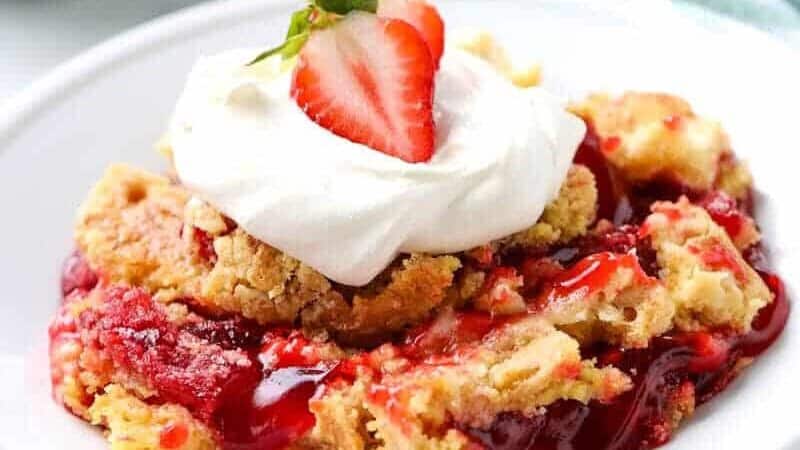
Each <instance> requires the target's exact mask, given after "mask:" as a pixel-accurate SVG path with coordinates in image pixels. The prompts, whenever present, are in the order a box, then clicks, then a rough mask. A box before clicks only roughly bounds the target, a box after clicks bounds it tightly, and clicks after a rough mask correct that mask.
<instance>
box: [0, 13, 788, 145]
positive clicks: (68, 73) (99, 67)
mask: <svg viewBox="0 0 800 450" xmlns="http://www.w3.org/2000/svg"><path fill="white" fill-rule="evenodd" d="M533 1H540V2H545V1H547V0H533ZM291 3H293V0H258V1H253V0H214V1H210V2H206V3H200V4H198V5H194V6H190V7H186V8H182V9H179V10H177V11H174V12H172V13H169V14H166V15H163V16H160V17H157V18H155V19H151V20H149V21H146V22H144V23H142V24H139V25H136V26H134V27H132V28H130V29H128V30H125V31H122V32H120V33H118V34H116V35H113V36H112V37H110V38H108V39H105V40H103V41H101V42H100V43H98V44H95V45H94V46H92V47H89V48H88V49H86V50H84V51H82V52H80V53H78V54H77V55H75V56H73V57H71V58H70V59H68V60H66V61H64V62H62V63H60V64H58V65H56V66H55V67H54V68H53V69H51V70H50V71H49V72H46V73H45V74H43V75H41V76H39V77H38V78H36V79H34V81H32V82H31V83H30V84H29V85H28V86H27V87H25V88H24V89H23V90H21V91H20V92H19V93H17V94H14V95H12V96H11V97H10V98H8V99H6V100H5V101H3V102H2V103H0V155H2V154H3V149H4V147H6V144H7V143H8V142H10V141H12V140H13V139H14V137H15V136H16V135H17V134H18V133H21V132H22V130H23V129H24V128H25V125H26V124H27V123H28V122H30V121H31V120H33V119H34V117H35V116H36V115H37V114H40V113H41V112H42V110H43V109H44V108H46V107H47V106H48V105H49V104H51V103H52V102H57V101H59V100H61V99H63V98H65V97H67V96H68V95H70V94H71V93H73V92H74V91H75V90H76V89H77V88H80V87H81V86H83V85H85V84H88V83H90V82H91V80H92V79H94V78H96V77H98V76H100V75H101V74H102V72H103V71H104V70H107V69H109V68H110V67H112V66H113V65H114V64H115V63H120V62H122V63H124V60H125V59H126V58H129V57H132V56H135V55H136V54H138V53H142V52H146V51H148V50H150V49H152V48H153V47H154V46H155V45H157V44H163V43H164V42H169V41H174V40H175V39H181V38H184V37H187V35H189V34H193V33H196V32H197V30H199V29H202V28H204V27H210V26H219V25H220V23H225V22H228V21H233V20H237V19H239V18H241V17H242V16H245V15H248V14H250V13H251V12H253V11H256V10H258V11H263V10H265V9H270V8H279V7H281V6H283V7H285V6H288V5H290V4H291ZM613 3H616V4H618V5H623V4H625V3H628V2H627V1H626V0H612V1H611V2H610V4H609V6H613ZM653 3H654V4H660V5H661V6H662V7H663V6H664V4H668V6H669V7H668V8H665V9H667V10H669V11H671V12H674V13H675V16H676V18H677V19H679V20H682V21H683V22H685V24H686V25H689V26H692V27H695V28H696V29H701V30H706V31H708V30H711V28H709V27H707V26H703V25H702V24H700V23H697V22H696V21H693V20H691V19H689V18H688V17H686V16H685V15H684V14H680V13H677V10H676V9H677V7H676V6H675V4H673V3H670V2H661V1H660V0H653ZM628 6H631V5H628ZM647 6H652V5H647ZM639 11H646V8H635V11H634V12H639ZM662 12H663V11H662ZM706 12H707V14H708V15H709V16H712V17H713V18H714V20H715V22H717V23H718V24H720V25H722V26H724V27H725V28H726V29H729V30H730V31H735V32H737V33H747V34H749V35H750V36H752V37H753V38H758V39H759V40H761V41H762V42H763V43H769V45H770V46H771V47H772V48H773V49H775V50H779V51H782V52H788V53H787V54H789V55H793V56H795V57H798V58H800V49H796V48H794V47H792V46H790V45H789V43H787V42H785V41H783V40H781V39H779V38H778V37H776V36H773V35H770V34H769V33H767V32H765V31H762V30H759V29H758V28H756V27H754V26H752V25H750V24H747V23H744V22H740V21H738V20H736V19H734V18H730V17H727V16H724V15H722V14H719V13H717V12H715V11H710V10H708V11H706Z"/></svg>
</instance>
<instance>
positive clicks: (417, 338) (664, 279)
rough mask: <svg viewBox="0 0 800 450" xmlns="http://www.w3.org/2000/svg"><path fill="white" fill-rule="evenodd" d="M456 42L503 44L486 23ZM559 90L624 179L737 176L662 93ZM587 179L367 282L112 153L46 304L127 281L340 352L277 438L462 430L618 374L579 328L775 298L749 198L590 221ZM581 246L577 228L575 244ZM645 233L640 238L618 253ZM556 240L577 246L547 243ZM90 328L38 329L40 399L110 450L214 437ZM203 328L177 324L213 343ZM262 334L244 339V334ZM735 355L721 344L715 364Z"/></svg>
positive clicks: (415, 435) (655, 323)
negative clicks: (45, 370)
mask: <svg viewBox="0 0 800 450" xmlns="http://www.w3.org/2000/svg"><path fill="white" fill-rule="evenodd" d="M473 44H474V45H475V46H476V48H477V49H478V50H481V49H482V50H481V51H483V52H484V53H483V54H482V55H481V56H482V57H484V58H486V59H488V60H493V61H494V63H496V64H501V65H502V64H503V58H502V54H497V53H496V52H495V51H494V50H493V48H492V46H491V43H490V42H488V41H487V42H484V41H481V40H477V41H475V42H474V43H473ZM509 70H510V69H509ZM508 73H509V74H510V73H511V72H508ZM529 81H530V82H533V81H531V80H529ZM576 109H577V110H578V111H579V112H580V113H581V114H582V115H583V116H584V117H585V118H586V119H587V120H588V121H589V122H590V123H591V124H592V125H593V126H594V128H595V130H596V131H597V134H598V135H599V137H600V139H601V141H602V142H603V143H602V144H601V146H602V145H609V144H608V143H607V142H606V141H608V140H609V139H610V140H611V143H612V144H613V148H610V147H609V148H606V150H607V151H604V157H605V158H606V159H607V161H608V163H609V165H611V166H612V168H613V170H612V171H615V172H616V173H615V175H619V176H621V177H622V178H623V182H624V184H626V185H628V184H629V185H637V184H644V185H646V184H647V183H650V182H657V181H659V180H661V178H662V177H664V176H666V177H668V178H670V179H671V180H672V181H678V182H679V183H680V184H682V185H684V186H687V187H689V188H691V189H690V190H691V191H692V192H701V193H710V190H722V191H725V192H727V193H728V194H729V195H730V196H731V197H733V198H734V199H735V201H738V202H739V204H741V203H745V202H747V201H749V198H750V195H751V189H752V177H751V176H750V174H749V172H748V171H747V168H746V166H744V165H743V164H742V163H740V162H738V161H736V160H735V158H733V157H732V154H730V152H729V149H728V143H727V137H726V136H725V134H724V132H723V131H722V129H721V127H719V125H718V124H716V123H715V122H712V121H708V120H706V119H703V118H700V117H698V116H696V115H695V114H694V112H692V110H691V108H690V107H689V105H688V104H687V103H686V102H685V101H683V100H682V99H679V98H677V97H673V96H669V95H664V94H652V93H629V94H625V95H623V96H622V97H619V98H612V97H609V96H605V95H598V96H593V97H591V98H590V99H589V100H587V101H586V102H584V103H582V104H581V105H579V106H577V107H576ZM617 138H618V141H617ZM615 141H617V142H615ZM600 179H601V177H600V176H598V179H597V180H600ZM597 180H596V179H595V176H594V175H593V172H592V171H591V170H590V169H589V168H587V167H585V166H581V165H574V166H573V167H572V168H571V169H570V170H569V173H568V175H567V178H566V180H565V182H564V184H563V185H562V187H561V189H560V192H559V194H558V196H557V198H555V199H554V200H553V201H552V202H551V203H550V204H549V205H547V207H546V208H545V210H544V212H543V214H542V216H541V217H540V218H539V220H538V222H537V223H535V224H534V225H532V226H531V227H530V228H528V229H526V230H522V231H520V232H518V233H515V234H513V235H511V236H508V237H506V238H503V239H499V240H496V241H494V242H488V243H486V245H484V246H481V247H479V248H476V249H473V250H470V251H466V252H463V253H459V254H452V255H440V256H432V255H424V254H414V255H402V256H401V257H399V258H397V259H396V260H395V261H394V262H393V263H392V264H391V265H390V266H389V267H388V268H387V269H386V270H385V271H384V272H383V273H381V274H380V275H379V276H378V277H377V278H376V279H375V280H373V281H372V282H371V283H369V284H368V285H366V286H363V287H348V286H342V285H339V284H337V283H334V282H332V281H330V280H328V279H326V278H325V277H324V276H322V275H321V274H320V273H318V272H316V271H315V270H313V269H312V268H310V267H308V266H306V265H304V264H303V263H302V262H300V261H298V260H296V259H294V258H292V257H290V256H288V255H286V254H283V253H282V252H280V251H279V250H277V249H275V248H273V247H271V246H269V245H268V244H266V243H263V242H260V241H258V240H257V239H255V238H254V237H252V236H250V235H248V234H247V233H246V232H245V231H244V230H243V229H241V228H239V227H238V226H237V225H236V224H235V223H233V222H232V221H231V220H229V219H227V218H226V217H224V216H223V215H222V214H221V213H219V212H218V211H216V210H215V209H214V208H212V207H211V206H210V205H208V204H207V203H205V202H203V201H201V200H199V199H197V198H193V197H191V195H190V194H189V193H188V192H187V191H186V190H185V189H184V188H183V187H181V186H180V185H178V184H176V183H174V182H171V181H170V180H169V179H167V178H164V177H160V176H156V175H152V174H149V173H147V172H145V171H140V170H137V169H133V168H130V167H127V166H113V167H111V168H109V169H108V171H107V173H106V174H105V176H104V177H103V178H102V179H101V180H100V181H99V182H98V184H97V185H96V186H95V187H94V189H93V190H92V192H91V193H90V195H89V198H88V199H87V200H86V202H85V204H84V205H83V206H82V208H81V210H80V213H79V217H78V223H77V227H76V241H77V243H78V247H79V251H80V253H82V254H83V255H84V256H85V258H86V260H87V261H88V263H89V265H90V266H91V268H92V269H94V270H95V271H96V272H97V273H98V275H99V278H100V282H99V284H98V285H97V287H95V288H93V289H91V290H86V291H76V292H75V293H74V294H70V296H68V298H67V300H66V301H65V304H64V305H63V306H62V309H61V310H60V311H59V313H58V320H63V321H64V324H69V323H71V322H70V321H71V320H72V321H78V319H79V318H81V317H83V316H82V314H84V313H86V314H89V315H91V314H97V315H98V316H101V315H102V314H103V310H104V302H106V301H107V299H106V297H105V295H106V292H107V290H108V289H116V288H117V287H116V286H127V288H131V289H138V288H141V289H143V291H142V292H146V293H147V294H149V296H152V298H153V299H155V300H156V301H157V302H158V303H156V305H157V306H156V307H155V308H156V309H158V310H159V311H160V313H161V314H163V315H164V316H165V317H167V318H168V319H167V321H168V322H169V324H170V325H171V326H174V327H175V329H179V330H182V331H185V328H181V327H183V326H184V325H186V324H191V323H195V322H197V321H204V320H207V319H208V320H209V321H211V322H214V321H216V320H222V319H221V318H230V317H232V316H233V317H236V318H237V319H236V320H239V317H238V316H242V317H244V318H247V319H252V320H253V321H255V322H257V323H258V324H260V325H264V326H266V327H262V328H259V330H260V332H265V333H272V332H273V331H274V330H280V329H289V328H292V329H294V330H295V331H294V332H293V333H296V334H297V335H298V336H301V337H302V339H304V340H307V341H308V342H310V343H311V344H309V345H312V346H313V349H314V350H313V353H315V354H316V356H317V357H318V358H319V361H323V362H326V363H330V362H335V363H336V364H339V363H341V364H343V365H348V364H353V367H355V368H354V369H352V370H350V372H348V375H347V377H345V378H344V380H345V381H342V380H343V379H337V380H336V381H334V382H331V383H329V384H323V385H320V387H321V389H320V390H319V391H317V393H316V394H315V395H314V396H313V399H312V400H311V401H310V403H309V408H310V412H311V413H313V415H314V419H315V422H314V424H313V426H311V425H310V426H309V428H308V429H307V430H306V431H305V432H304V433H305V434H304V435H303V436H301V437H299V438H298V439H297V440H295V441H294V442H293V443H292V444H291V445H290V446H289V448H290V449H297V450H299V449H336V448H347V449H354V450H372V449H375V450H378V449H381V450H383V449H386V450H406V449H421V450H422V449H441V450H455V449H470V450H473V449H475V445H476V444H475V441H474V440H472V439H471V438H470V437H468V436H467V434H466V432H465V431H464V430H465V429H467V428H473V429H486V428H487V427H489V426H490V425H491V424H492V422H493V420H494V419H495V418H497V417H498V415H500V414H503V413H514V414H519V415H520V416H523V417H528V418H530V417H534V416H537V415H541V414H546V412H547V410H548V409H547V408H548V407H550V406H552V405H553V404H554V403H556V402H564V401H569V402H573V403H576V404H587V403H588V404H602V403H605V402H609V401H611V400H612V399H617V398H619V397H618V396H620V395H623V394H624V393H625V392H631V393H633V392H635V391H631V389H636V388H637V386H636V383H638V381H637V380H636V377H637V376H638V375H637V374H636V372H635V371H630V370H627V369H625V370H622V369H618V368H617V367H615V364H616V363H614V362H613V361H612V362H611V363H609V361H610V360H604V359H603V354H601V353H594V352H595V347H596V346H597V345H596V344H600V345H601V346H611V347H613V350H614V351H617V350H619V352H620V354H624V353H625V352H631V353H633V352H639V351H643V352H646V351H648V349H649V348H652V347H649V346H651V345H652V343H653V342H655V341H658V339H660V338H663V337H664V336H666V337H667V339H669V338H670V337H671V336H673V335H676V334H677V333H687V334H688V333H701V334H702V333H707V332H709V330H726V332H729V333H734V334H741V333H747V332H748V331H750V330H751V327H752V324H753V320H754V317H756V315H757V314H759V311H761V310H762V309H764V307H765V306H766V305H769V304H770V303H771V302H773V301H774V295H773V294H772V292H771V291H770V289H769V288H768V287H767V285H766V284H765V282H764V281H763V280H762V279H761V277H760V276H759V274H758V273H757V272H756V271H755V270H754V269H753V268H752V267H751V266H750V265H749V264H748V262H747V260H746V258H745V257H744V256H743V252H745V250H747V249H750V248H751V247H752V246H753V245H755V244H757V243H758V241H759V239H760V234H759V232H758V229H757V227H756V225H755V222H754V221H753V220H752V218H750V217H749V216H747V214H745V213H743V214H742V215H741V216H742V217H741V222H740V224H741V226H740V227H739V228H738V232H736V233H735V235H729V234H728V233H731V231H730V229H729V228H726V227H723V226H721V225H719V224H718V223H716V222H715V220H717V218H716V217H715V216H714V213H713V212H711V213H709V211H712V209H713V208H711V207H709V206H708V205H704V204H703V203H702V200H699V199H698V198H699V197H698V198H695V197H692V199H693V201H695V202H696V204H694V203H692V202H690V201H689V200H688V199H687V198H686V197H683V198H680V199H679V200H677V201H674V202H669V201H660V202H656V203H654V204H652V211H651V212H650V214H649V215H647V214H646V213H645V214H642V215H641V216H637V219H636V225H635V226H630V227H628V226H619V225H618V226H615V225H613V224H611V222H610V221H608V220H600V221H598V218H597V215H598V197H599V195H600V193H599V192H598V186H597V185H598V181H597ZM601 184H602V182H601ZM676 197H677V196H676ZM673 198H674V197H673ZM703 198H704V197H703ZM723 200H724V199H723ZM650 201H652V200H650ZM650 201H648V205H649V204H650ZM701 204H703V206H699V205H701ZM734 208H735V209H736V208H739V206H737V204H736V203H735V202H734ZM737 211H738V209H737ZM645 215H646V218H645ZM643 218H644V220H642V219H643ZM608 232H611V233H612V234H613V233H614V232H619V233H620V235H622V237H620V238H619V239H621V240H620V241H619V242H623V243H624V242H627V241H626V239H627V240H632V241H633V244H630V245H628V246H622V247H618V246H617V245H616V244H618V243H619V242H618V241H614V242H610V241H603V242H604V244H603V245H604V246H605V247H602V246H601V247H602V248H603V250H598V249H597V248H595V247H594V246H593V244H592V242H596V241H598V240H603V239H607V238H608V236H607V235H606V233H608ZM581 246H586V247H587V248H589V249H591V250H590V251H587V252H588V253H586V254H582V253H580V252H581V251H583V250H582V249H580V247H581ZM606 247H608V248H606ZM623 247H624V248H623ZM643 249H646V250H647V251H650V253H651V255H649V256H648V255H646V254H640V253H637V252H639V251H641V250H643ZM561 250H565V251H566V253H570V252H573V251H574V252H577V253H578V254H579V256H575V255H573V256H564V255H556V254H555V253H558V252H560V251H561ZM586 255H589V256H588V257H587V256H586ZM650 256H651V257H652V261H649V262H648V257H650ZM559 258H560V259H559ZM592 258H595V259H592ZM599 260H602V261H601V262H602V263H603V264H604V265H603V267H604V268H608V267H611V268H612V270H609V271H608V273H607V274H606V275H604V277H605V278H603V279H602V281H595V284H596V286H595V285H592V284H591V283H586V284H585V285H581V283H584V281H585V279H586V277H588V278H592V277H594V276H595V275H596V274H594V272H593V271H594V270H595V269H592V268H591V267H595V268H596V267H598V266H592V264H594V262H596V261H599ZM529 263H531V264H529ZM583 263H586V265H581V264H583ZM648 264H649V265H648ZM576 284H577V285H576ZM576 286H577V287H576ZM565 287H566V288H565ZM137 291H138V290H137ZM148 298H149V297H148ZM473 315H474V316H473ZM475 317H477V319H475ZM209 318H211V319H209ZM471 318H472V319H475V320H476V321H477V323H478V324H479V325H478V326H477V328H480V327H481V326H484V325H486V323H487V321H488V323H490V325H491V326H489V328H488V329H487V330H486V333H485V334H481V335H480V336H479V337H475V336H472V335H471V334H470V333H473V331H474V330H472V331H469V330H468V331H467V332H464V333H465V334H466V335H467V336H471V337H469V339H465V340H464V341H463V342H462V341H461V340H460V339H461V337H460V336H461V333H462V326H463V323H472V322H469V321H470V320H472V319H471ZM245 322H246V321H245ZM462 322H463V323H462ZM481 323H482V324H483V325H480V324H481ZM473 325H474V324H473ZM473 325H470V326H473ZM59 326H60V325H59V323H58V322H56V323H55V324H54V327H55V328H56V329H58V327H59ZM64 326H65V327H67V325H64ZM467 328H468V327H467ZM265 330H266V331H265ZM51 332H52V331H51ZM96 333H97V331H96V330H94V329H91V327H87V328H86V329H79V330H76V331H70V332H65V333H56V334H54V336H55V337H53V338H52V341H51V349H50V355H51V364H52V368H53V377H54V388H55V390H54V394H55V397H56V399H57V400H58V401H59V402H61V403H62V404H64V405H65V406H66V407H67V408H68V409H70V410H71V411H72V412H73V413H75V414H76V415H78V416H80V417H82V418H84V419H85V420H87V421H90V422H91V423H93V424H97V425H100V426H103V427H104V428H106V429H107V430H108V433H107V435H108V438H109V441H110V442H111V445H112V449H114V450H134V449H143V450H149V449H153V450H156V449H159V448H165V447H164V446H163V445H161V443H160V442H159V441H160V440H162V439H164V433H165V432H166V433H167V436H168V437H167V438H168V439H178V441H179V445H178V446H175V447H174V448H178V449H180V450H195V449H196V450H211V449H214V448H218V446H219V443H218V440H219V436H218V435H215V433H217V431H214V430H213V428H214V426H215V425H214V424H213V423H210V422H208V421H207V420H206V419H207V418H206V419H198V418H197V417H195V416H193V415H192V413H190V409H188V408H190V407H189V406H186V407H184V406H181V405H179V404H177V403H169V402H166V403H163V402H162V401H161V399H160V398H159V395H160V393H159V392H158V386H156V385H155V384H154V383H152V380H148V379H147V377H145V376H143V375H142V374H139V373H135V371H134V370H130V368H125V367H123V365H121V364H120V363H118V361H116V360H114V361H113V362H112V360H113V358H112V357H109V354H108V352H107V351H106V350H105V349H104V348H103V346H102V345H99V344H98V342H99V341H98V339H97V336H96ZM204 339H206V338H205V337H202V336H195V337H193V338H192V342H193V344H194V345H197V346H218V345H219V344H217V343H211V342H210V341H208V342H206V341H205V340H204ZM264 339H266V338H264ZM654 339H655V341H654ZM264 342H268V339H267V340H266V341H260V342H259V343H257V344H253V346H252V347H248V351H250V352H254V353H258V352H260V351H262V350H263V347H259V346H263V345H264ZM431 342H433V344H431ZM442 342H445V343H446V345H444V344H442ZM423 344H424V345H423ZM426 345H430V347H431V348H432V349H433V350H430V351H431V352H430V353H426V352H428V348H427V347H426ZM417 347H419V348H417ZM227 352H228V349H226V350H225V352H223V355H228V354H229V353H227ZM245 353H246V352H244V351H242V349H241V348H235V349H233V350H231V351H230V355H233V356H238V357H240V358H241V357H242V355H244V354H245ZM260 355H261V354H260V353H259V357H260ZM233 356H231V357H232V358H233ZM244 359H246V358H243V359H241V361H240V362H242V363H243V364H245V363H247V362H248V361H249V360H248V361H244ZM749 360H750V359H749V358H743V359H740V360H733V361H732V362H733V363H735V367H734V370H733V373H734V374H735V372H738V370H740V369H741V368H742V367H744V365H746V364H747V363H748V362H749ZM319 361H317V362H319ZM315 364H316V363H315ZM265 367H266V366H265ZM303 367H305V366H303ZM348 367H350V366H348ZM619 367H622V366H621V365H620V366H619ZM264 370H266V369H264ZM264 373H266V372H264ZM673 388H674V389H673ZM673 388H671V389H672V390H670V391H669V397H668V398H667V399H666V400H665V401H666V404H665V407H664V410H663V411H661V413H662V416H661V417H660V419H661V420H662V422H663V423H660V424H659V426H660V427H661V433H663V436H669V434H670V433H671V432H672V430H673V429H675V428H676V427H677V426H678V424H679V423H680V422H681V421H682V420H683V419H685V418H686V417H688V416H689V415H691V414H692V412H693V410H694V408H695V402H696V393H695V391H694V389H695V386H694V385H693V384H692V383H690V382H684V383H682V384H676V385H675V386H674V387H673ZM384 394H386V395H384ZM697 398H700V397H697ZM454 424H457V425H458V426H454ZM176 426H177V427H179V428H178V430H179V431H178V432H176V433H177V434H176V435H177V436H178V437H177V438H176V437H175V436H173V434H175V433H173V432H172V431H171V430H172V429H173V428H172V427H176ZM165 430H166V431H165ZM170 433H173V434H170Z"/></svg>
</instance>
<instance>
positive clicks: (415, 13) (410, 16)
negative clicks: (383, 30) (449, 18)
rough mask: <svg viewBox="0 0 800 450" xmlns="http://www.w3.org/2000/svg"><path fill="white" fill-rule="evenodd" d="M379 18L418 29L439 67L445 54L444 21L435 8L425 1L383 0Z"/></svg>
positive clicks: (379, 8)
mask: <svg viewBox="0 0 800 450" xmlns="http://www.w3.org/2000/svg"><path fill="white" fill-rule="evenodd" d="M378 16H379V17H386V18H391V19H400V20H404V21H406V22H408V23H409V24H411V25H412V26H413V27H414V28H416V29H417V31H419V33H420V35H422V38H423V39H425V42H426V43H427V44H428V48H429V49H430V51H431V56H432V57H433V62H434V65H435V66H436V67H437V68H438V67H439V60H440V59H441V58H442V54H443V53H444V20H442V16H440V15H439V11H437V10H436V8H435V7H434V6H432V5H430V4H428V3H427V2H425V1H424V0H381V2H380V4H379V5H378Z"/></svg>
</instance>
